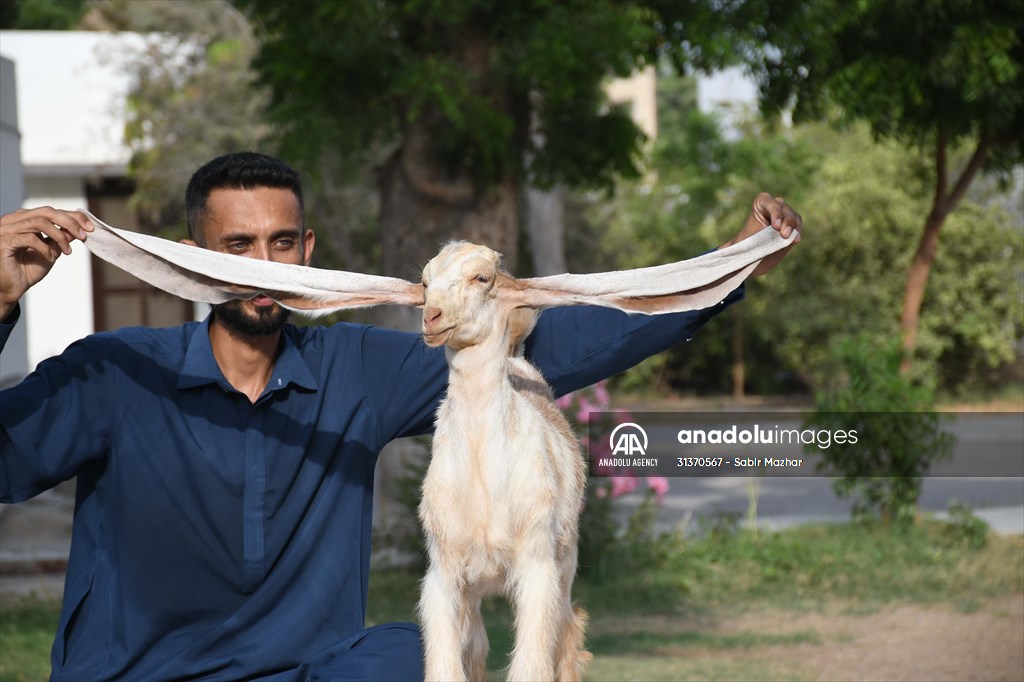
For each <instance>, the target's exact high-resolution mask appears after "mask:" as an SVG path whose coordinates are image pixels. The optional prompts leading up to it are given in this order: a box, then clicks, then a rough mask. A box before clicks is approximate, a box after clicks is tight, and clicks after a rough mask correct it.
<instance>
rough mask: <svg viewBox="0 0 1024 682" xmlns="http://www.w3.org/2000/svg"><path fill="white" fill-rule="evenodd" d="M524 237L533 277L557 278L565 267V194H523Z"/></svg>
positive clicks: (561, 191) (557, 190)
mask: <svg viewBox="0 0 1024 682" xmlns="http://www.w3.org/2000/svg"><path fill="white" fill-rule="evenodd" d="M526 233H527V235H529V237H530V254H531V255H532V257H533V274H534V275H535V276H537V277H544V276H546V275H560V274H562V273H563V272H565V271H566V269H567V268H566V264H565V243H564V236H565V190H564V189H562V188H561V187H556V188H554V189H551V190H548V191H543V190H539V189H534V188H532V187H531V188H530V189H528V190H527V191H526Z"/></svg>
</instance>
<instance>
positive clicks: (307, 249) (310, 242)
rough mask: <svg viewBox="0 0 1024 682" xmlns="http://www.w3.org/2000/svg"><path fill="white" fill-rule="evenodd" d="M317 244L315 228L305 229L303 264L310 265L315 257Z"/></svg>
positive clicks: (303, 236)
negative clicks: (314, 250) (314, 248)
mask: <svg viewBox="0 0 1024 682" xmlns="http://www.w3.org/2000/svg"><path fill="white" fill-rule="evenodd" d="M314 245H316V235H315V234H313V230H308V229H307V230H304V231H303V233H302V264H303V265H309V261H310V260H311V259H312V258H313V246H314Z"/></svg>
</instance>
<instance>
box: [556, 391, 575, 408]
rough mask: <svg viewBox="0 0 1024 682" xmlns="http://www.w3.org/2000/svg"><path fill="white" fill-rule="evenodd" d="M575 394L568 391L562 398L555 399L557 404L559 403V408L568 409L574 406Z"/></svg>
mask: <svg viewBox="0 0 1024 682" xmlns="http://www.w3.org/2000/svg"><path fill="white" fill-rule="evenodd" d="M573 395H575V394H573V393H567V394H565V395H563V396H562V397H561V398H557V399H555V405H558V409H560V410H567V409H569V408H570V407H572V399H573Z"/></svg>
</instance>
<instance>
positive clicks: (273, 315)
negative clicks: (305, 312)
mask: <svg viewBox="0 0 1024 682" xmlns="http://www.w3.org/2000/svg"><path fill="white" fill-rule="evenodd" d="M244 304H245V301H228V302H227V303H218V304H217V305H214V306H211V307H212V309H213V314H214V315H215V316H216V317H217V319H218V320H220V322H221V323H222V324H223V325H224V326H225V327H227V328H229V329H231V330H233V331H236V332H240V333H242V334H248V335H249V336H270V335H271V334H276V333H277V332H279V331H281V329H282V328H283V327H284V323H285V322H287V321H288V316H289V315H290V314H291V311H290V310H288V309H287V308H282V307H281V306H280V305H278V304H277V303H275V304H273V305H268V306H258V307H257V308H256V309H255V311H253V310H252V309H251V308H250V309H247V308H245V307H244Z"/></svg>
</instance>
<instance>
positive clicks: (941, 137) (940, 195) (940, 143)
mask: <svg viewBox="0 0 1024 682" xmlns="http://www.w3.org/2000/svg"><path fill="white" fill-rule="evenodd" d="M947 172H948V171H947V169H946V126H944V125H941V124H940V125H939V132H938V134H937V135H936V136H935V198H934V199H933V200H932V213H933V214H934V215H939V214H940V213H946V175H947Z"/></svg>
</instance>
